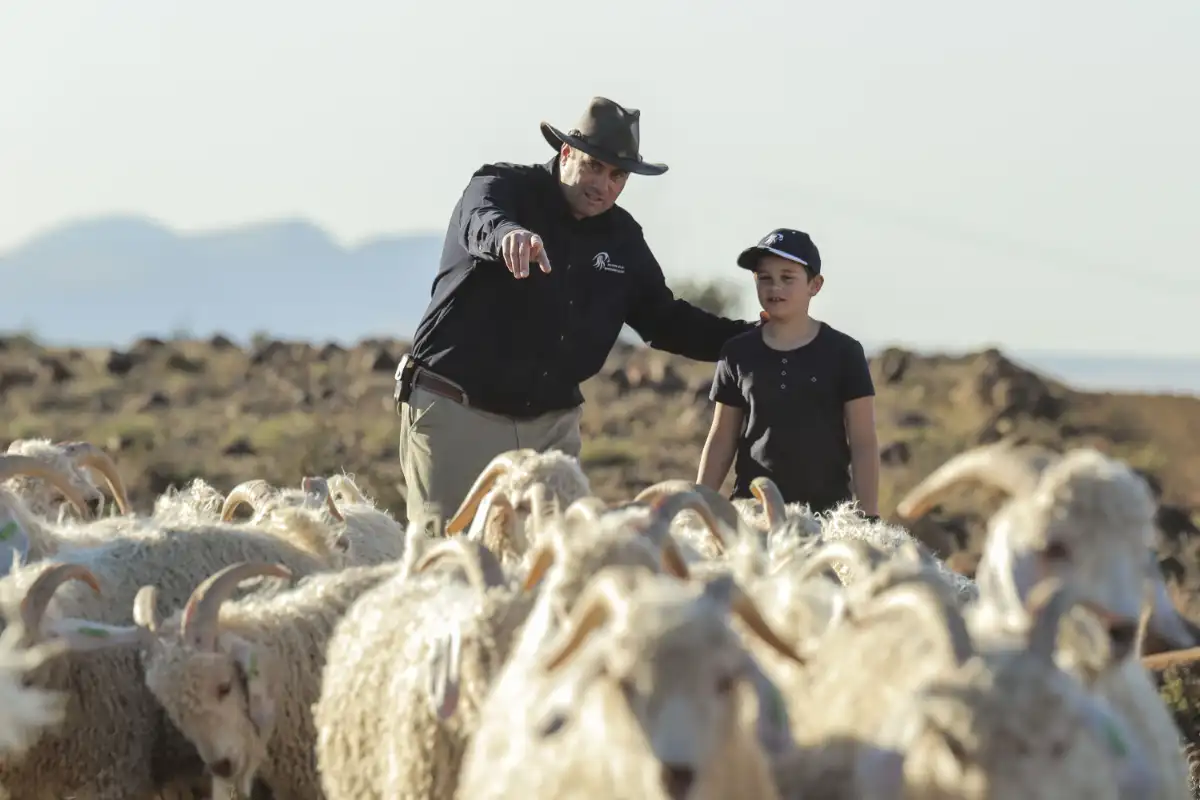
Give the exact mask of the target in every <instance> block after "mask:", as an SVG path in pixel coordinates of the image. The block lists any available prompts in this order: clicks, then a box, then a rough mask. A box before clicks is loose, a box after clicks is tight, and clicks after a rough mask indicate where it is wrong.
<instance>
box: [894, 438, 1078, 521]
mask: <svg viewBox="0 0 1200 800" xmlns="http://www.w3.org/2000/svg"><path fill="white" fill-rule="evenodd" d="M1058 457H1059V456H1058V455H1057V454H1055V453H1052V452H1051V451H1049V450H1046V449H1044V448H1034V447H1023V448H1020V449H1018V448H1017V447H1014V446H1013V445H1011V444H1009V443H1007V442H996V443H994V444H987V445H983V446H981V447H976V448H973V449H971V450H967V451H966V452H964V453H959V454H958V455H956V456H954V457H953V458H951V459H950V460H949V461H947V462H946V463H944V464H942V465H941V466H940V467H938V468H937V469H935V470H934V471H933V472H931V473H930V474H929V475H927V476H926V477H925V479H924V480H923V481H921V482H920V483H918V484H917V485H916V486H915V487H914V488H912V489H911V490H909V492H908V494H906V495H905V496H904V499H903V500H901V501H900V503H899V505H897V506H896V513H897V515H898V516H899V517H900V518H901V519H904V520H908V521H911V520H913V519H916V518H917V517H919V516H921V515H922V514H924V513H926V512H927V511H929V509H931V508H933V507H934V506H935V505H937V502H938V499H939V498H940V497H941V496H942V495H944V494H945V493H946V492H947V491H949V490H950V489H951V488H953V487H954V486H956V485H958V484H960V483H965V482H967V481H974V482H977V483H982V484H984V485H986V486H991V487H994V488H997V489H1000V490H1002V491H1004V492H1007V493H1008V494H1009V495H1022V494H1027V493H1029V492H1031V491H1033V490H1034V489H1035V488H1036V487H1037V484H1038V480H1039V479H1040V478H1041V474H1042V471H1043V470H1045V468H1046V467H1047V466H1048V465H1050V464H1051V463H1053V462H1054V461H1055V460H1057V459H1058Z"/></svg>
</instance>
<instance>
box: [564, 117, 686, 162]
mask: <svg viewBox="0 0 1200 800" xmlns="http://www.w3.org/2000/svg"><path fill="white" fill-rule="evenodd" d="M541 129H542V136H543V137H545V139H546V142H547V143H548V144H549V145H550V146H551V147H553V148H554V149H555V150H558V149H559V148H561V147H562V146H563V144H564V143H565V144H569V145H571V147H573V148H575V149H576V150H581V151H583V152H584V153H587V154H588V155H589V156H591V157H592V158H596V159H599V160H600V161H603V162H604V163H605V164H611V165H612V166H614V167H617V168H618V169H623V170H626V171H628V172H633V173H636V174H638V175H662V174H663V173H664V172H666V171H667V165H666V164H655V163H652V162H650V161H642V160H641V159H633V158H621V157H620V156H618V155H616V154H614V153H609V152H606V151H604V150H600V149H599V148H596V147H593V146H592V145H590V144H588V143H587V142H585V141H584V140H582V139H580V138H579V137H578V136H572V135H571V134H569V133H563V132H562V131H560V130H559V129H558V128H556V127H554V126H553V125H551V124H550V123H549V122H543V123H542V124H541Z"/></svg>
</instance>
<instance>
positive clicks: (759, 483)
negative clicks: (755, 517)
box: [750, 475, 787, 530]
mask: <svg viewBox="0 0 1200 800" xmlns="http://www.w3.org/2000/svg"><path fill="white" fill-rule="evenodd" d="M750 493H751V494H753V495H754V496H755V497H757V498H758V502H760V503H762V507H763V513H765V514H766V516H767V527H768V528H769V529H770V530H775V528H777V527H779V526H780V525H782V524H783V521H784V520H785V519H786V518H787V504H786V503H784V501H783V493H781V492H780V491H779V487H778V486H776V485H775V481H773V480H771V479H770V478H768V477H767V476H765V475H760V476H759V477H757V478H755V479H754V480H752V481H750Z"/></svg>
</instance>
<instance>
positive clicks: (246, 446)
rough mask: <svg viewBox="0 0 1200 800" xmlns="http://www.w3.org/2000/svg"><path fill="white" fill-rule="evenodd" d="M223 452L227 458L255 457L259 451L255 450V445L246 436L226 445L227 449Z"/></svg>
mask: <svg viewBox="0 0 1200 800" xmlns="http://www.w3.org/2000/svg"><path fill="white" fill-rule="evenodd" d="M221 452H222V453H224V454H225V455H227V456H253V455H257V454H258V451H257V450H255V449H254V445H253V444H251V443H250V440H249V439H247V438H246V437H244V436H243V437H241V438H238V439H234V440H233V441H232V442H230V443H229V444H227V445H225V449H224V450H222V451H221Z"/></svg>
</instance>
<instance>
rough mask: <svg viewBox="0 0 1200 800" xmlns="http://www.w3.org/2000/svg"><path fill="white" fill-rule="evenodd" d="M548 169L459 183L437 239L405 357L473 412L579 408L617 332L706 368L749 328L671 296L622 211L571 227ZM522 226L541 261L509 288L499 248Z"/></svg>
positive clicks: (485, 174)
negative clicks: (444, 383) (453, 389)
mask: <svg viewBox="0 0 1200 800" xmlns="http://www.w3.org/2000/svg"><path fill="white" fill-rule="evenodd" d="M556 162H557V158H556V159H553V160H551V161H549V162H547V163H545V164H510V163H500V164H488V165H485V166H483V167H481V168H480V169H479V170H478V171H477V172H476V173H475V174H474V175H473V176H472V177H471V181H470V183H468V184H467V188H466V190H465V191H464V192H463V195H462V198H461V199H460V200H459V202H458V204H457V206H455V209H454V213H453V214H452V216H451V218H450V225H449V227H448V229H447V231H446V242H445V244H444V246H443V249H442V260H441V265H440V266H439V268H438V274H437V277H436V278H435V279H434V282H433V297H432V299H431V301H430V303H429V307H428V308H427V309H426V310H425V315H424V316H423V317H422V319H421V322H420V324H419V325H418V326H417V332H416V336H415V337H414V341H413V348H412V354H413V356H414V357H415V358H416V359H417V360H418V361H419V362H420V363H421V364H422V365H424V366H427V367H428V368H429V369H431V370H432V371H434V372H436V373H438V374H440V375H443V376H445V377H446V378H449V379H450V380H452V381H454V382H456V383H458V384H459V385H461V386H462V387H463V389H464V390H465V391H466V393H467V396H468V398H469V401H470V403H471V405H472V406H475V407H478V408H480V409H482V410H485V411H490V412H493V413H497V414H504V415H507V416H512V417H532V416H536V415H538V414H543V413H546V412H549V411H557V410H562V409H567V408H571V407H573V406H576V405H579V404H580V403H582V402H583V395H582V393H581V392H580V391H579V384H580V383H582V382H583V381H585V380H587V379H588V378H591V377H592V376H593V375H595V374H596V373H598V372H599V371H600V369H601V367H603V366H604V361H605V359H606V358H607V357H608V353H609V351H610V350H611V349H612V346H613V344H614V343H615V342H616V340H617V336H618V335H619V334H620V332H621V326H622V325H623V324H625V323H628V325H629V326H630V327H631V328H633V329H634V330H635V331H637V333H638V334H639V335H640V336H641V337H642V339H644V340H645V341H646V343H647V344H649V345H650V346H651V347H654V348H656V349H658V350H665V351H666V352H669V353H678V354H680V355H683V356H686V357H688V358H692V359H696V360H698V361H710V362H715V361H716V360H717V357H718V355H719V352H720V350H721V346H722V345H723V344H724V343H725V341H726V340H728V339H729V338H730V337H732V336H735V335H737V334H739V333H742V332H743V331H746V330H748V329H749V328H751V327H753V326H754V324H756V323H750V322H742V321H735V320H730V319H725V318H723V317H718V316H716V315H714V314H710V313H709V312H707V311H704V310H702V309H699V308H697V307H696V306H693V305H691V304H690V303H687V302H685V301H684V300H680V299H677V298H676V297H675V295H674V294H673V293H672V292H671V290H670V289H668V288H667V284H666V281H665V280H664V279H663V272H662V268H661V267H660V266H659V264H658V261H657V260H655V258H654V254H653V253H651V251H650V247H649V246H648V245H647V244H646V240H645V238H643V236H642V228H641V226H640V225H639V224H638V223H637V221H636V220H634V218H633V217H632V216H631V215H630V214H629V212H627V211H625V210H624V209H623V208H621V207H619V206H613V208H612V209H610V210H609V211H607V212H605V213H604V214H600V215H598V216H595V217H587V218H584V219H581V220H580V219H576V218H575V217H574V216H573V215H572V214H571V211H570V207H569V206H568V204H567V201H566V198H565V196H564V195H563V192H562V189H561V188H560V186H559V182H558V172H557V164H556ZM519 228H524V229H526V230H529V231H532V232H533V233H536V234H538V235H539V236H541V238H542V242H543V243H544V245H545V249H546V254H547V256H548V257H549V259H550V265H551V271H550V273H549V274H545V273H543V272H542V271H541V269H540V268H539V266H538V265H537V264H536V263H534V264H531V265H530V272H529V277H527V278H525V279H522V280H517V279H516V278H514V277H513V275H512V273H510V272H509V271H508V269H507V268H506V267H505V265H504V259H503V257H502V256H501V254H500V241H501V240H502V239H503V238H504V235H505V234H506V233H508V232H509V231H513V230H517V229H519Z"/></svg>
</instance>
